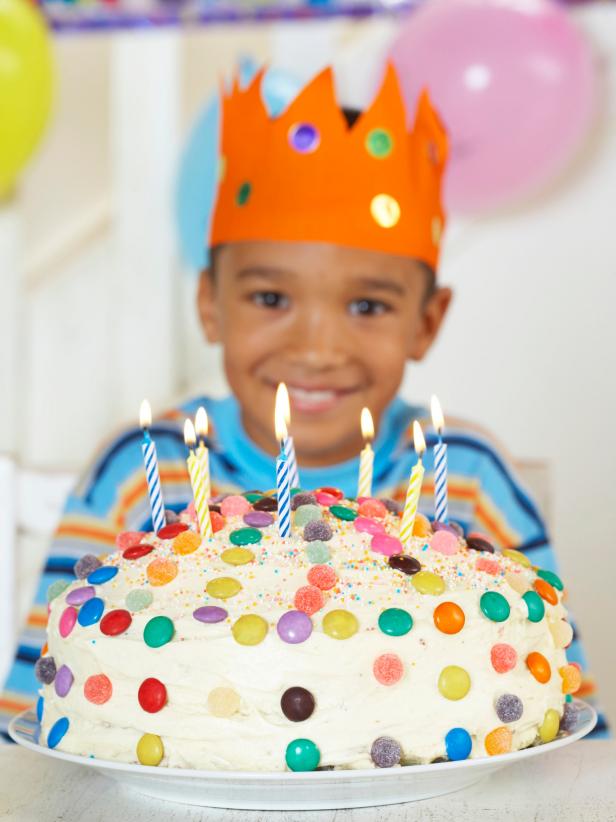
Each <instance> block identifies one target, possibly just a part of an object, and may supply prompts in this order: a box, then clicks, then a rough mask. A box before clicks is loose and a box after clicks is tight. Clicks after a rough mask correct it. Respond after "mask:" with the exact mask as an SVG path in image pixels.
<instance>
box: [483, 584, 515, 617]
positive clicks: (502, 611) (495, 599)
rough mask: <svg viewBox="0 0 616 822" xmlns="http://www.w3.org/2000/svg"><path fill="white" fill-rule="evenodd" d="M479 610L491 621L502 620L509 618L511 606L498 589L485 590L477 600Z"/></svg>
mask: <svg viewBox="0 0 616 822" xmlns="http://www.w3.org/2000/svg"><path fill="white" fill-rule="evenodd" d="M479 605H480V607H481V610H482V611H483V613H484V614H485V616H487V618H488V619H491V620H492V622H504V621H505V620H506V619H509V614H510V613H511V608H510V607H509V603H508V602H507V600H506V599H505V597H504V596H503V595H502V594H499V593H498V591H486V592H485V594H482V595H481V599H480V600H479Z"/></svg>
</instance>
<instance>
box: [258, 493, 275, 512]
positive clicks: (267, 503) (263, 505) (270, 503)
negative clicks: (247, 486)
mask: <svg viewBox="0 0 616 822" xmlns="http://www.w3.org/2000/svg"><path fill="white" fill-rule="evenodd" d="M252 507H253V508H254V509H255V511H267V512H270V511H275V510H276V509H277V508H278V503H277V502H276V500H275V499H273V498H272V497H261V499H258V500H257V501H256V502H254V503H253V505H252Z"/></svg>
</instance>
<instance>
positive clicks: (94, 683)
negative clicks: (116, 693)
mask: <svg viewBox="0 0 616 822" xmlns="http://www.w3.org/2000/svg"><path fill="white" fill-rule="evenodd" d="M112 693H113V687H112V685H111V680H110V679H109V677H108V676H105V674H95V675H94V676H89V677H88V678H87V679H86V681H85V683H84V685H83V695H84V696H85V698H86V699H87V700H88V702H92V703H93V704H94V705H104V704H105V702H108V701H109V700H110V699H111V694H112Z"/></svg>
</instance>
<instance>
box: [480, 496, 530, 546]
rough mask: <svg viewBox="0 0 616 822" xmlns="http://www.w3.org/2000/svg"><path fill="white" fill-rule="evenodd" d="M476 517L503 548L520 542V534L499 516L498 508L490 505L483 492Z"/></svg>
mask: <svg viewBox="0 0 616 822" xmlns="http://www.w3.org/2000/svg"><path fill="white" fill-rule="evenodd" d="M475 517H476V519H477V522H478V523H479V524H481V526H482V527H483V528H485V530H486V531H487V532H488V533H489V534H490V535H491V536H492V537H494V540H495V542H496V543H497V544H498V545H500V547H501V548H513V547H515V546H517V545H519V544H520V537H519V534H517V533H516V532H515V531H513V530H512V529H511V528H507V525H506V523H505V521H504V520H503V519H502V517H499V516H498V514H497V509H495V508H494V507H493V506H491V505H489V503H488V501H487V499H486V497H484V496H483V495H482V494H480V495H479V496H478V498H477V505H476V507H475Z"/></svg>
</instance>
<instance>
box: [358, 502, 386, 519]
mask: <svg viewBox="0 0 616 822" xmlns="http://www.w3.org/2000/svg"><path fill="white" fill-rule="evenodd" d="M357 511H358V513H359V515H360V516H362V517H374V518H376V519H383V517H386V516H387V506H386V505H385V503H383V502H381V500H380V499H372V498H370V497H369V498H368V499H365V500H363V502H362V503H361V504H360V506H359V508H358V509H357Z"/></svg>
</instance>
